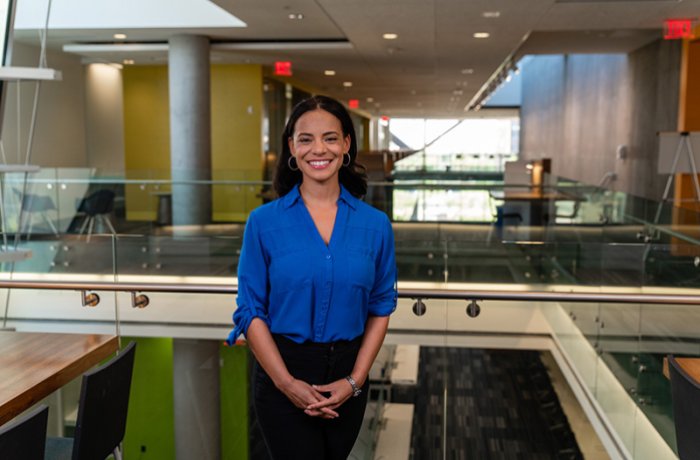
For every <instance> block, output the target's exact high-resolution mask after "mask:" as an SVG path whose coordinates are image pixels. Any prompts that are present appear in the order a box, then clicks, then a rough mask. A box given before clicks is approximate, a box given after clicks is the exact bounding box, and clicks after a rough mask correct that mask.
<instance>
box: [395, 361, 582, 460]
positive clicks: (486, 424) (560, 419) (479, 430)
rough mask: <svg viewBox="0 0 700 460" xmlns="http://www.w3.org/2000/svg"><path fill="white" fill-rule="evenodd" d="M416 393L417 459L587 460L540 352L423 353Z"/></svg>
mask: <svg viewBox="0 0 700 460" xmlns="http://www.w3.org/2000/svg"><path fill="white" fill-rule="evenodd" d="M411 393H413V399H414V401H412V402H413V403H414V404H415V413H414V419H413V430H412V440H411V451H412V456H411V458H412V459H416V460H424V459H425V460H432V459H436V460H437V459H442V458H447V459H487V460H500V459H517V460H520V459H523V460H525V459H527V460H537V459H572V460H573V459H582V458H583V456H582V455H581V452H580V450H579V448H578V445H577V444H576V439H575V438H574V435H573V433H572V432H571V430H570V428H569V423H568V421H567V420H566V416H565V415H564V413H563V412H562V410H561V406H560V405H559V401H558V399H557V397H556V394H555V393H554V390H553V388H552V385H551V383H550V381H549V377H548V375H547V371H546V369H545V367H544V365H543V364H542V362H541V361H540V358H539V353H538V352H534V351H532V352H531V351H511V350H479V349H466V348H436V347H422V348H421V353H420V363H419V375H418V383H417V386H416V388H415V392H411ZM408 395H409V394H405V396H408ZM405 396H404V397H403V398H402V397H401V396H399V398H400V399H404V400H403V401H400V402H411V401H406V400H405V399H406V398H405ZM444 453H446V454H445V455H444Z"/></svg>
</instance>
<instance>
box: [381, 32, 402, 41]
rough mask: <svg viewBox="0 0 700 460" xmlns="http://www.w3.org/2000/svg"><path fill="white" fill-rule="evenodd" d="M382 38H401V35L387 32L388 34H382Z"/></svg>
mask: <svg viewBox="0 0 700 460" xmlns="http://www.w3.org/2000/svg"><path fill="white" fill-rule="evenodd" d="M382 38H383V39H384V40H396V39H397V38H399V36H398V34H391V33H387V34H384V35H382Z"/></svg>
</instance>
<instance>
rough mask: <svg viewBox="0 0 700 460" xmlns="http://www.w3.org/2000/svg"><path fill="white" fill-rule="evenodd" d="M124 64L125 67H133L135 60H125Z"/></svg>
mask: <svg viewBox="0 0 700 460" xmlns="http://www.w3.org/2000/svg"><path fill="white" fill-rule="evenodd" d="M123 62H124V65H133V64H134V60H133V59H124V61H123Z"/></svg>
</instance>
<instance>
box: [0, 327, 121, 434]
mask: <svg viewBox="0 0 700 460" xmlns="http://www.w3.org/2000/svg"><path fill="white" fill-rule="evenodd" d="M118 343H119V342H118V339H117V337H116V336H113V335H96V334H52V333H32V332H9V331H0V425H2V424H4V423H6V422H7V421H9V420H10V419H12V418H13V417H15V416H17V415H18V414H20V413H22V412H23V411H25V410H26V409H28V408H30V407H31V406H32V405H34V404H36V403H37V402H39V401H41V400H42V399H43V398H45V397H47V396H48V395H50V394H51V393H52V392H54V391H56V390H57V389H59V388H61V387H62V386H63V385H65V384H66V383H68V382H70V381H71V380H73V379H74V378H76V377H78V376H80V375H81V374H82V373H83V372H85V371H87V370H88V369H90V368H91V367H93V366H94V365H96V364H98V363H99V362H100V361H102V360H103V359H105V358H107V357H108V356H110V355H111V354H112V353H114V352H115V351H116V350H117V348H118Z"/></svg>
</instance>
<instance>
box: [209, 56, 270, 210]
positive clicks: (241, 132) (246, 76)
mask: <svg viewBox="0 0 700 460" xmlns="http://www.w3.org/2000/svg"><path fill="white" fill-rule="evenodd" d="M262 85H263V83H262V67H261V66H259V65H235V64H231V65H228V64H227V65H223V64H222V65H214V66H212V71H211V93H212V100H211V123H212V126H211V133H212V153H211V154H212V158H211V162H212V171H213V174H212V178H213V179H215V180H237V181H261V180H262V178H263V160H264V158H263V146H262V118H263V116H262V111H263V88H262ZM259 193H260V187H259V186H252V185H215V186H214V187H213V190H212V194H213V203H212V205H213V206H212V208H213V212H214V216H213V219H214V221H244V220H245V219H246V217H247V215H248V213H249V212H250V211H251V210H252V209H254V208H256V207H257V206H259V205H260V204H261V203H262V201H261V200H260V198H258V197H257V195H258V194H259Z"/></svg>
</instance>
